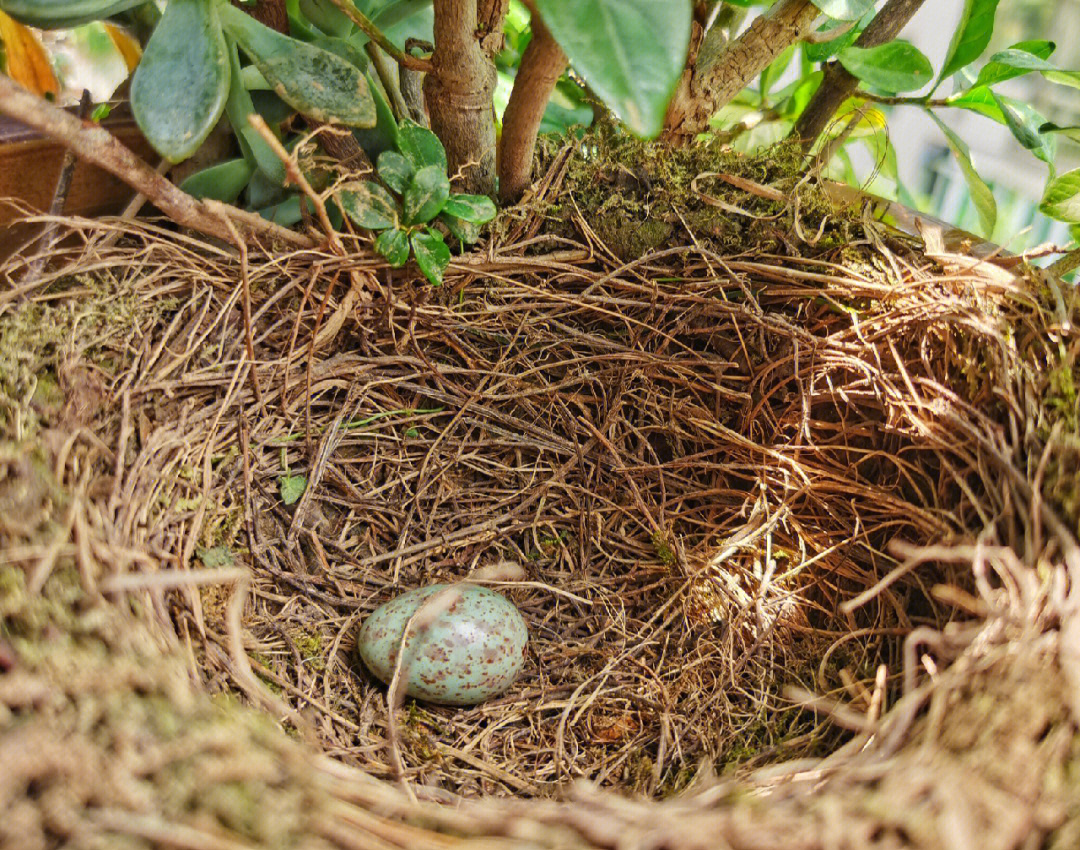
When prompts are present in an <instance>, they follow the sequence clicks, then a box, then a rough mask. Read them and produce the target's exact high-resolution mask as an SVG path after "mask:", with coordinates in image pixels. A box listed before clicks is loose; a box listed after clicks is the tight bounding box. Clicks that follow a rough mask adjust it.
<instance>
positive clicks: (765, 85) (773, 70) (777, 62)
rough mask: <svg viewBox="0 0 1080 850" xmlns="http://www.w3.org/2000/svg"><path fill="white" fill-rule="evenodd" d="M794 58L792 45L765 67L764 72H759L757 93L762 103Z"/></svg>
mask: <svg viewBox="0 0 1080 850" xmlns="http://www.w3.org/2000/svg"><path fill="white" fill-rule="evenodd" d="M794 56H795V45H794V44H792V45H790V46H788V48H787V49H786V50H784V52H783V53H781V54H780V55H779V56H777V57H776V59H774V60H773V61H772V62H771V63H770V64H768V65H766V66H765V70H763V71H762V72H761V77H760V78H759V81H758V92H759V93H760V95H761V99H762V101H764V100H765V99H766V98H767V97H768V96H769V92H770V91H771V90H772V87H773V85H775V84H776V82H777V81H778V80H779V79H780V78H781V77H782V76H783V75H784V71H786V70H787V69H788V66H789V65H790V64H791V60H792V58H793V57H794Z"/></svg>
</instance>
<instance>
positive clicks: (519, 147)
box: [499, 15, 566, 203]
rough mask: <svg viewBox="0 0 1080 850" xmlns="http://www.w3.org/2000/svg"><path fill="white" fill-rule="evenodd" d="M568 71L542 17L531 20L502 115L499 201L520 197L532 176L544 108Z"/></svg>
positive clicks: (562, 56)
mask: <svg viewBox="0 0 1080 850" xmlns="http://www.w3.org/2000/svg"><path fill="white" fill-rule="evenodd" d="M564 70H566V54H565V53H563V50H562V48H561V47H559V45H558V43H557V42H556V41H555V39H554V38H552V37H551V33H550V32H548V29H547V27H545V26H544V24H543V22H542V21H541V20H540V18H539V16H536V15H534V16H533V19H532V41H530V42H529V46H528V47H526V48H525V53H524V55H523V56H522V57H521V68H520V69H519V70H518V74H517V77H516V78H515V79H514V88H513V90H512V91H511V92H510V101H509V102H508V103H507V105H506V112H505V113H504V114H503V129H502V139H501V140H500V143H499V200H500V201H502V202H503V203H512V202H513V201H516V200H517V199H518V198H520V197H521V194H522V193H523V192H524V191H525V189H526V188H527V187H528V185H529V179H530V178H531V176H532V163H533V152H534V150H535V149H536V136H537V132H538V131H539V129H540V121H541V120H542V119H543V117H544V109H545V107H546V106H547V102H548V99H549V98H550V97H551V93H552V91H554V90H555V84H556V83H558V81H559V77H561V76H562V73H563V71H564Z"/></svg>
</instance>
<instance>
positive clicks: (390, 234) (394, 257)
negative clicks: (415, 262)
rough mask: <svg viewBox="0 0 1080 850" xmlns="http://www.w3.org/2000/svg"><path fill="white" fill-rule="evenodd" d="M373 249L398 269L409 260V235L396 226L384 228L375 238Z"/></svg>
mask: <svg viewBox="0 0 1080 850" xmlns="http://www.w3.org/2000/svg"><path fill="white" fill-rule="evenodd" d="M375 251H376V252H377V253H379V254H382V256H384V257H386V260H387V262H388V263H390V265H391V266H393V267H394V268H395V269H399V268H401V267H402V266H403V265H405V263H407V262H408V261H409V235H408V234H407V233H406V232H405V231H404V230H401V229H400V228H397V227H395V228H392V229H390V230H384V231H383V232H382V233H380V234H379V235H378V236H377V237H376V238H375Z"/></svg>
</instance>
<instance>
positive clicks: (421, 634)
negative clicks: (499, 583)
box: [356, 584, 529, 705]
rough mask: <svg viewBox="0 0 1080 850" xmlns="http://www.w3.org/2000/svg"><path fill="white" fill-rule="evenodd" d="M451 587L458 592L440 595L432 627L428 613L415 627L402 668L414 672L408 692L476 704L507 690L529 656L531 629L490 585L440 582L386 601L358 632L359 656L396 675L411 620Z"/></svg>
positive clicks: (385, 675) (382, 675)
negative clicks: (405, 633) (404, 633)
mask: <svg viewBox="0 0 1080 850" xmlns="http://www.w3.org/2000/svg"><path fill="white" fill-rule="evenodd" d="M445 588H453V590H452V591H451V593H453V594H456V596H452V597H451V596H448V597H447V598H446V600H445V601H446V602H448V603H450V604H449V607H448V608H447V607H445V605H443V604H442V603H440V602H439V601H435V602H433V610H435V611H437V612H438V613H436V615H435V617H434V619H433V620H430V622H429V623H428V624H427V626H426V628H424V627H423V624H421V628H417V623H418V622H419V621H420V620H428V619H429V618H428V617H427V616H426V615H424V614H422V615H421V616H420V617H419V618H417V622H414V624H413V626H411V627H410V628H409V634H408V636H407V637H406V639H405V646H404V649H405V658H404V660H403V668H402V669H403V674H405V673H407V675H408V679H407V682H408V685H407V688H406V691H405V692H406V693H407V694H408V695H409V696H412V697H416V698H417V699H421V700H425V701H427V702H434V703H440V704H442V705H475V704H476V703H478V702H482V701H483V700H486V699H490V698H491V697H494V696H498V695H499V694H502V693H505V692H506V691H507V690H508V689H509V688H510V685H512V684H513V682H514V679H515V678H516V677H517V675H518V673H520V672H521V668H522V666H523V665H524V663H525V644H526V642H527V641H528V638H529V632H528V628H527V627H526V626H525V620H524V618H523V617H522V616H521V613H520V612H519V611H518V610H517V608H515V607H514V606H513V604H512V603H511V602H510V601H509V600H507V599H506V598H505V597H504V596H500V595H499V594H498V593H495V592H494V591H492V590H488V589H487V588H486V587H479V586H477V585H473V584H459V585H448V584H435V585H431V586H430V587H422V588H419V589H417V590H410V591H409V592H408V593H403V594H402V595H401V596H398V597H396V598H394V599H391V600H390V601H389V602H387V603H385V604H383V605H380V606H379V607H378V608H376V609H375V610H374V611H373V612H372V613H371V616H369V617H368V618H367V620H365V621H364V625H363V626H361V628H360V632H359V634H358V635H357V638H356V649H357V652H358V653H359V655H360V658H361V659H363V661H364V664H366V665H367V667H368V669H369V670H371V672H372V673H374V674H375V675H376V676H377V677H378V678H379V679H381V680H382V681H383V682H387V683H389V682H390V679H391V678H392V677H393V675H394V664H395V663H396V662H397V654H398V650H399V648H400V647H401V645H402V644H401V636H402V633H403V632H404V631H405V625H406V623H407V622H408V621H409V618H410V617H411V616H412V615H413V614H415V613H416V611H417V609H419V608H420V606H421V605H423V604H424V602H425V601H426V600H428V599H429V598H430V597H431V596H432V595H433V594H435V593H438V592H439V591H440V590H443V589H445ZM440 609H441V610H440Z"/></svg>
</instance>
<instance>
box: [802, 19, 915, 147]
mask: <svg viewBox="0 0 1080 850" xmlns="http://www.w3.org/2000/svg"><path fill="white" fill-rule="evenodd" d="M923 2H924V0H889V2H888V3H886V4H885V6H884V7H882V9H881V11H880V12H878V13H877V15H875V16H874V19H873V20H872V21H870V23H869V24H868V25H867V27H866V29H864V30H863V31H862V34H861V35H860V36H859V37H858V38H857V39H856V40H855V46H856V47H878V46H879V45H882V44H886V43H887V42H890V41H892V40H893V39H894V38H896V37H897V36H898V35H899V34H900V31H901V30H902V29H903V28H904V27H905V26H906V25H907V22H908V21H910V20H911V17H912V15H914V14H915V13H916V12H917V11H919V7H920V6H922V4H923ZM858 86H859V81H858V80H857V79H856V78H855V77H853V76H852V75H851V74H849V73H848V72H847V71H846V70H844V68H843V66H842V65H841V64H840V63H839V62H836V61H833V62H830V63H829V64H828V65H826V66H825V78H824V79H823V80H822V81H821V86H820V87H819V88H818V90H817V93H816V94H815V95H814V97H813V99H812V100H811V101H810V103H809V104H808V105H807V107H806V109H805V110H804V111H803V114H802V115H801V116H800V117H799V121H798V123H797V124H796V125H795V131H794V132H795V136H796V138H799V139H801V140H802V145H803V149H804V150H810V148H812V147H813V146H814V142H816V141H817V138H818V136H820V135H821V133H822V131H823V130H824V129H825V128H826V127H827V126H828V125H829V121H831V120H832V117H833V115H835V114H836V110H837V109H839V108H840V105H841V104H842V103H843V102H844V101H845V100H847V99H848V98H849V97H851V95H852V94H854V92H855V89H856V88H858Z"/></svg>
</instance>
